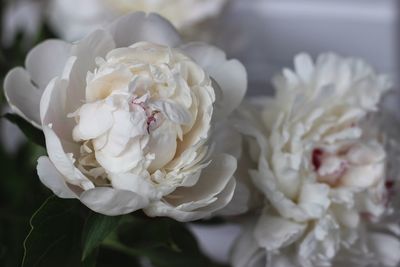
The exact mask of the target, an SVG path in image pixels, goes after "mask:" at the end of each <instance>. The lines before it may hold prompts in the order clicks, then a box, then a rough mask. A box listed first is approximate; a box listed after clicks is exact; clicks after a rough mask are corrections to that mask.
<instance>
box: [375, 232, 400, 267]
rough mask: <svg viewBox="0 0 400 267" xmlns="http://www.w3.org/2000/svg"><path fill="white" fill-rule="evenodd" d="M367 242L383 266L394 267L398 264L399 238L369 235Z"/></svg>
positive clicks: (399, 255)
mask: <svg viewBox="0 0 400 267" xmlns="http://www.w3.org/2000/svg"><path fill="white" fill-rule="evenodd" d="M369 242H370V246H371V249H372V251H373V252H374V254H375V255H376V256H377V257H378V261H379V262H381V263H382V264H383V266H387V267H389V266H390V267H394V266H398V264H399V262H400V254H399V251H400V241H399V238H397V237H394V236H390V235H387V234H380V233H371V234H370V236H369Z"/></svg>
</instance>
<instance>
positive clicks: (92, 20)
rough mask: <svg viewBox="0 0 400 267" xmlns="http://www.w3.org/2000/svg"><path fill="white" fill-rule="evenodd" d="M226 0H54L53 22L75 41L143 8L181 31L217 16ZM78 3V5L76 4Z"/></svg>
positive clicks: (50, 13) (52, 2)
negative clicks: (108, 22) (119, 17)
mask: <svg viewBox="0 0 400 267" xmlns="http://www.w3.org/2000/svg"><path fill="white" fill-rule="evenodd" d="M225 2H226V0H135V1H131V0H85V1H79V0H51V1H50V2H49V8H48V15H49V19H50V22H51V25H52V26H53V28H54V29H55V31H56V32H57V33H58V34H60V35H61V37H62V38H63V39H66V40H70V41H75V40H77V39H79V38H82V37H83V36H85V35H86V34H87V33H89V32H91V31H93V30H94V29H96V28H97V27H99V26H101V25H102V24H104V23H106V22H107V21H110V20H112V19H114V18H116V17H118V16H121V15H125V14H128V13H131V12H137V11H143V12H147V13H150V12H153V13H158V14H160V15H162V16H164V17H165V18H167V19H168V20H169V21H171V23H172V24H173V25H174V26H175V27H176V28H178V29H179V30H180V31H185V30H187V29H190V28H192V27H194V26H196V25H197V24H198V23H201V22H203V21H205V20H206V19H208V18H210V17H215V16H217V15H218V14H219V13H220V12H221V10H222V8H223V6H224V4H225ZM77 6H79V9H77V8H76V7H77Z"/></svg>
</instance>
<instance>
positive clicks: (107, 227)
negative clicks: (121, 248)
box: [82, 212, 122, 260]
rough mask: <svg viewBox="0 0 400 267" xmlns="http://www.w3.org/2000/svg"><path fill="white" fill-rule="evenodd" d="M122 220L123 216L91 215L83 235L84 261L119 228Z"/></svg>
mask: <svg viewBox="0 0 400 267" xmlns="http://www.w3.org/2000/svg"><path fill="white" fill-rule="evenodd" d="M121 218H122V217H121V216H116V217H110V216H105V215H102V214H98V213H94V212H92V213H91V214H90V216H89V217H88V219H87V221H86V223H85V227H84V229H83V234H82V244H83V253H82V260H85V259H86V258H87V257H88V256H89V255H90V254H91V253H92V252H93V250H94V249H96V248H97V247H99V246H100V244H101V242H103V240H104V239H105V238H106V237H107V236H109V235H110V234H111V233H112V232H113V231H114V230H115V229H116V228H117V226H118V224H119V222H120V221H121Z"/></svg>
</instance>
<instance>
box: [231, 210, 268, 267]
mask: <svg viewBox="0 0 400 267" xmlns="http://www.w3.org/2000/svg"><path fill="white" fill-rule="evenodd" d="M253 221H255V218H253ZM253 230H254V225H252V224H251V225H246V226H245V227H244V230H243V233H242V234H241V235H240V236H239V238H238V239H237V240H236V242H235V243H234V245H233V247H232V251H231V264H232V266H233V267H265V263H264V262H263V258H264V257H265V254H266V253H265V252H264V251H263V250H262V249H261V248H260V246H259V245H258V243H257V241H256V239H255V238H254V233H253ZM264 261H265V260H264Z"/></svg>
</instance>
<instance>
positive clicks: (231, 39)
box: [216, 0, 400, 94]
mask: <svg viewBox="0 0 400 267" xmlns="http://www.w3.org/2000/svg"><path fill="white" fill-rule="evenodd" d="M399 5H400V1H397V0H232V3H231V5H230V6H229V7H228V8H227V9H226V11H225V13H224V15H223V16H222V18H221V19H220V20H219V21H218V23H217V25H218V26H217V27H216V32H217V34H216V38H217V41H216V43H217V45H219V46H220V47H222V48H224V49H225V50H226V51H227V52H228V54H229V55H232V56H236V57H238V58H239V59H241V60H242V61H243V62H244V63H245V65H246V67H247V68H248V71H249V75H250V81H251V88H250V89H251V91H250V93H251V94H260V93H265V89H264V88H265V87H266V85H265V84H266V83H267V81H268V80H269V78H270V77H271V75H272V74H273V73H276V72H277V71H279V70H280V69H281V68H282V67H283V66H291V64H292V63H291V60H292V58H293V56H294V55H295V54H297V53H299V52H308V53H310V54H311V55H313V56H315V55H318V54H319V53H321V52H327V51H332V52H337V53H340V54H342V55H345V56H356V57H362V58H365V59H366V60H367V61H368V62H369V63H371V64H372V65H373V66H374V67H376V68H377V69H378V70H379V71H381V72H388V73H390V74H391V75H393V76H394V77H395V78H397V79H398V76H399V75H398V73H399V64H398V63H399V61H400V56H399V54H400V53H399V51H398V50H399V49H400V45H399V42H398V39H399V38H398V37H399V33H400V32H399V25H400V24H399V22H398V8H399V7H398V6H399Z"/></svg>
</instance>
